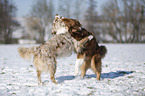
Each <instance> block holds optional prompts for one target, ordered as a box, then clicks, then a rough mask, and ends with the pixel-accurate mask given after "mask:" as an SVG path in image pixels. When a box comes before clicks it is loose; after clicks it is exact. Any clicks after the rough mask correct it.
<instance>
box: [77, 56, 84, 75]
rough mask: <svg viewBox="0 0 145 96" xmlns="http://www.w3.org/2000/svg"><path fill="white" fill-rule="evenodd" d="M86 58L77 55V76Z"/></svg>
mask: <svg viewBox="0 0 145 96" xmlns="http://www.w3.org/2000/svg"><path fill="white" fill-rule="evenodd" d="M83 62H84V58H80V57H79V56H77V60H76V64H75V76H77V75H78V73H79V69H80V66H81V65H82V64H83Z"/></svg>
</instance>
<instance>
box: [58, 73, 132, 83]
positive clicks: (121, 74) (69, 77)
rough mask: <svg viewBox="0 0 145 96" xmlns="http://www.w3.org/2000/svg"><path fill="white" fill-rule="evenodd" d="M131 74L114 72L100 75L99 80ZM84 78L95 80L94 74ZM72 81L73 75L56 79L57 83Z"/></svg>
mask: <svg viewBox="0 0 145 96" xmlns="http://www.w3.org/2000/svg"><path fill="white" fill-rule="evenodd" d="M131 73H133V71H116V72H109V73H102V74H101V78H102V79H105V78H111V79H113V78H117V77H121V76H124V75H126V74H131ZM84 78H96V75H95V74H91V75H86V76H85V77H84ZM73 79H75V76H73V75H68V76H60V77H56V80H58V83H62V82H64V81H65V80H73Z"/></svg>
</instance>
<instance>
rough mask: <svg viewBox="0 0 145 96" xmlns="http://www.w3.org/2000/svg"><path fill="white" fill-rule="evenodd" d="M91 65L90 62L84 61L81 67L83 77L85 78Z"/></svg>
mask: <svg viewBox="0 0 145 96" xmlns="http://www.w3.org/2000/svg"><path fill="white" fill-rule="evenodd" d="M89 65H90V60H84V63H83V64H82V66H81V77H82V78H84V76H85V75H86V71H87V70H88V68H89Z"/></svg>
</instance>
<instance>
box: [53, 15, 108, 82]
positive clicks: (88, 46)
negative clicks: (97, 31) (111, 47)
mask: <svg viewBox="0 0 145 96" xmlns="http://www.w3.org/2000/svg"><path fill="white" fill-rule="evenodd" d="M60 19H61V20H60V21H61V22H62V23H65V25H66V31H63V32H64V33H65V32H67V30H68V31H69V33H70V34H71V36H72V37H73V38H74V39H75V40H77V42H79V41H81V40H83V39H84V38H86V37H91V36H93V34H92V33H90V32H88V31H87V30H86V29H85V28H82V27H81V24H80V23H79V21H77V20H75V19H70V18H64V17H63V18H60ZM57 23H58V22H55V21H54V22H53V31H52V33H53V34H59V33H62V30H54V29H55V27H56V26H55V25H57ZM76 45H79V47H77V48H78V51H77V60H76V65H75V75H78V72H79V67H80V66H81V76H82V77H84V76H85V74H86V71H87V69H89V68H91V69H92V70H93V71H94V72H95V74H96V75H97V79H98V80H100V76H101V66H102V62H101V59H102V58H103V57H104V56H105V54H106V53H107V49H106V47H105V46H99V45H98V43H97V42H96V39H95V37H94V36H93V38H92V37H91V39H90V40H87V41H86V42H79V43H76Z"/></svg>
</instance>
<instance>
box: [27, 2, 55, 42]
mask: <svg viewBox="0 0 145 96" xmlns="http://www.w3.org/2000/svg"><path fill="white" fill-rule="evenodd" d="M30 17H35V18H37V19H33V20H32V21H31V20H30V21H29V22H36V21H37V22H38V24H35V25H36V27H37V28H38V31H39V34H40V40H39V42H40V43H42V42H44V36H45V33H46V30H47V28H48V26H51V25H52V21H53V3H52V0H49V2H48V1H47V0H41V1H40V0H37V1H36V3H35V4H34V5H33V6H32V9H31V12H30ZM35 20H36V21H35ZM38 26H39V27H38ZM36 27H34V28H36ZM50 33H51V32H50V31H49V32H48V33H47V34H49V36H50ZM48 38H49V37H48Z"/></svg>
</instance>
